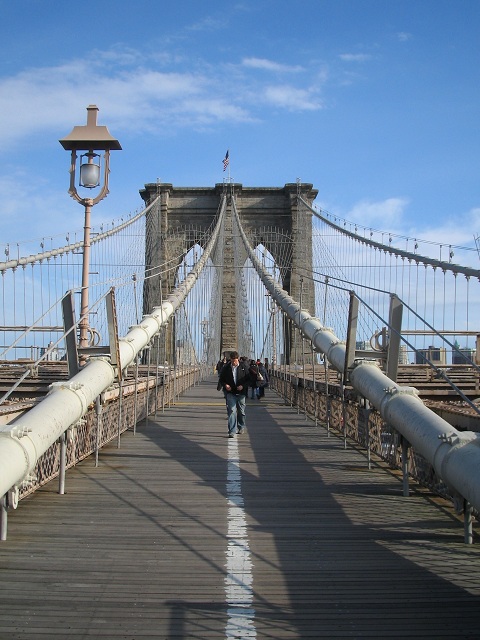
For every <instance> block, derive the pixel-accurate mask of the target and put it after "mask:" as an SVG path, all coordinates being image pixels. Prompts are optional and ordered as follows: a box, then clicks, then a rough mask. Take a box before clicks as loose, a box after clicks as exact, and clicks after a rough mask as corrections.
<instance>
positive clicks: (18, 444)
mask: <svg viewBox="0 0 480 640" xmlns="http://www.w3.org/2000/svg"><path fill="white" fill-rule="evenodd" d="M225 204H226V200H225V197H224V199H223V201H222V204H221V208H220V213H219V216H218V220H217V223H216V225H215V228H214V230H213V232H212V235H211V238H210V240H209V241H208V243H207V245H206V247H205V249H204V252H203V254H202V257H201V258H200V260H199V261H198V262H197V263H196V264H195V265H194V267H193V269H192V270H191V271H190V273H189V274H188V275H187V277H186V278H185V280H184V281H183V282H182V283H181V284H180V285H179V286H178V287H177V288H176V290H175V291H174V292H173V293H172V294H171V295H170V296H168V298H167V299H166V300H165V302H163V304H162V305H161V306H159V307H155V308H154V309H153V311H152V313H151V314H148V315H145V316H144V317H143V318H142V322H141V323H140V324H139V325H136V326H133V327H131V329H130V330H129V332H128V333H127V335H126V336H125V337H124V338H121V339H120V340H119V352H120V368H121V370H122V371H123V370H124V369H125V368H126V367H128V366H129V365H130V364H132V363H133V362H134V360H135V358H136V357H137V355H138V354H139V353H140V352H141V351H142V350H143V349H144V348H145V347H146V346H147V345H148V344H149V343H150V342H151V340H152V338H153V337H154V336H155V334H156V333H158V331H159V330H160V328H161V327H162V326H164V325H166V324H167V323H168V321H169V319H170V318H171V317H172V316H173V314H174V313H175V311H176V310H177V309H178V308H179V307H180V305H181V304H182V303H183V301H184V300H185V298H186V297H187V295H188V293H189V292H190V291H191V289H192V287H193V286H194V284H195V282H196V281H197V279H198V276H199V274H200V273H201V271H202V269H203V267H204V266H205V264H206V262H207V260H208V259H209V257H210V255H211V254H212V252H213V250H214V248H215V245H216V243H217V240H218V237H219V234H220V230H221V227H222V224H223V214H224V211H225ZM115 373H116V372H115V369H114V368H113V367H112V365H111V364H110V360H109V358H107V357H97V358H91V359H89V361H88V363H87V364H86V365H85V367H84V368H83V369H82V370H81V371H80V372H79V373H78V374H77V375H75V376H73V377H72V378H71V379H70V380H68V381H66V382H56V383H54V384H53V385H51V388H50V391H49V393H48V395H47V396H45V398H44V399H43V400H42V401H41V402H40V403H39V404H38V405H36V406H35V407H33V408H32V409H30V411H28V412H27V413H25V414H23V415H22V416H20V417H18V418H17V419H15V420H13V421H12V422H10V423H9V424H8V425H6V426H4V427H2V428H1V429H0V496H3V495H4V494H6V493H7V492H8V491H10V489H11V488H12V487H19V486H21V485H22V483H24V482H28V480H29V476H30V474H31V473H32V472H33V470H34V468H35V465H36V464H37V462H38V460H39V458H40V456H42V455H43V454H44V453H45V452H46V451H47V450H48V449H49V448H50V447H51V446H52V445H53V444H54V443H55V442H56V441H57V440H58V439H59V438H60V436H61V435H62V434H63V433H65V431H66V430H67V429H68V428H69V427H70V426H71V425H75V424H76V423H77V422H78V421H79V420H80V419H81V418H82V416H84V415H85V413H86V412H87V410H88V407H89V406H90V405H91V404H92V403H93V402H95V400H96V398H97V397H98V396H99V395H100V394H101V393H102V392H103V391H106V390H107V389H108V387H109V386H110V385H111V384H113V382H114V380H115Z"/></svg>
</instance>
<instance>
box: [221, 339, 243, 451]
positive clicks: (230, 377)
mask: <svg viewBox="0 0 480 640" xmlns="http://www.w3.org/2000/svg"><path fill="white" fill-rule="evenodd" d="M219 384H221V385H222V387H223V391H224V393H225V401H226V404H227V416H228V437H229V438H234V437H235V433H243V432H244V431H245V427H246V422H245V405H246V397H247V393H248V387H249V385H250V371H249V368H248V364H247V363H246V362H240V360H239V357H238V352H237V351H232V352H231V353H230V361H229V362H228V363H227V364H226V365H225V366H224V367H223V368H222V370H221V371H220V376H219Z"/></svg>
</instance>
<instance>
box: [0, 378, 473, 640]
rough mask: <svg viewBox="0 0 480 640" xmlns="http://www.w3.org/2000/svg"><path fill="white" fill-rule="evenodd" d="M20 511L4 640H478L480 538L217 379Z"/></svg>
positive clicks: (356, 455)
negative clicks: (468, 539)
mask: <svg viewBox="0 0 480 640" xmlns="http://www.w3.org/2000/svg"><path fill="white" fill-rule="evenodd" d="M66 491H67V493H66V495H63V496H60V495H58V494H57V486H56V483H51V484H50V485H48V486H46V487H44V488H43V489H42V490H40V491H38V492H37V493H36V494H34V495H33V496H31V497H30V498H28V499H26V500H25V501H23V502H22V503H21V504H20V507H19V509H18V510H17V511H16V512H12V513H11V514H10V517H9V530H8V540H7V541H6V542H3V543H1V544H0V639H1V640H7V639H8V640H47V639H48V640H52V639H53V640H55V639H58V640H60V639H61V640H65V639H67V638H68V639H74V640H80V639H87V638H88V639H91V638H102V639H110V640H144V639H152V640H153V639H156V640H158V639H164V640H167V639H168V640H173V639H177V638H183V639H188V640H192V639H201V640H210V639H214V638H232V639H233V638H259V639H263V638H273V639H283V638H315V639H318V638H326V639H336V638H381V639H385V638H409V639H415V638H431V639H433V638H434V639H435V640H438V639H439V638H458V639H459V640H460V639H461V640H466V639H472V640H473V639H474V638H475V639H477V638H479V637H480V631H479V630H480V543H478V541H476V544H474V545H472V546H466V545H465V544H464V543H463V528H462V524H461V522H459V521H458V519H456V518H455V517H454V515H453V514H452V512H451V511H450V510H449V508H447V507H446V506H445V505H444V503H442V502H441V501H440V500H436V499H433V498H431V497H429V495H428V494H427V493H426V492H423V491H419V492H413V494H412V495H411V496H410V497H409V498H404V497H403V496H402V484H401V481H400V479H399V477H398V476H397V475H396V474H394V473H392V472H389V471H388V469H387V468H385V466H384V465H383V464H374V466H373V467H372V468H371V469H370V470H369V469H368V466H367V462H366V457H365V455H364V454H363V453H362V452H361V451H359V450H357V449H356V448H354V447H348V448H347V449H345V448H344V443H343V439H342V438H338V437H336V436H334V435H330V436H328V434H327V433H326V431H325V430H324V429H323V428H322V427H316V426H315V425H314V424H313V422H311V421H310V420H306V419H305V417H304V416H303V415H301V414H300V415H299V414H298V413H297V411H296V410H295V409H292V408H291V407H289V406H285V405H284V403H283V401H282V399H281V398H279V397H278V396H276V395H275V394H274V393H273V392H272V391H270V390H267V392H266V397H265V398H264V399H262V400H260V401H258V400H250V399H249V400H248V401H247V431H246V433H244V434H242V435H240V436H237V437H236V438H234V439H229V438H227V414H226V410H225V402H224V399H223V395H222V394H221V393H219V392H218V391H217V390H216V378H214V377H212V378H210V379H209V380H207V381H206V382H203V383H201V384H200V385H199V386H197V387H194V388H192V389H191V390H189V391H188V392H187V393H185V394H184V395H183V396H182V397H181V398H180V400H179V401H178V403H177V404H176V406H174V407H171V408H168V409H165V411H164V412H163V413H159V414H158V415H157V417H155V418H154V417H153V416H152V417H150V419H149V420H148V421H145V422H143V423H141V424H139V425H138V429H137V433H136V434H135V435H134V434H133V432H127V433H125V434H124V435H123V436H122V440H121V447H120V449H118V448H117V446H116V443H112V445H111V446H109V447H107V448H105V449H103V450H102V452H101V454H100V460H99V466H98V468H96V467H95V461H94V459H93V458H92V459H88V460H86V461H84V462H83V463H82V464H79V465H78V466H77V467H76V468H74V469H71V470H69V471H68V473H67V484H66Z"/></svg>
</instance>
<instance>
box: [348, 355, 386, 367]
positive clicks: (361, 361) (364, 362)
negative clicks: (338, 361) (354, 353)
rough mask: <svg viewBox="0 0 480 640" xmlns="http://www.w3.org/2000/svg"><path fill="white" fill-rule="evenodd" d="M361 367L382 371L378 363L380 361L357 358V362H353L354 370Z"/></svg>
mask: <svg viewBox="0 0 480 640" xmlns="http://www.w3.org/2000/svg"><path fill="white" fill-rule="evenodd" d="M360 365H364V366H368V367H376V368H377V369H380V368H381V367H380V363H379V362H378V360H370V358H368V359H367V358H357V359H356V360H354V361H353V365H352V369H355V368H356V367H359V366H360Z"/></svg>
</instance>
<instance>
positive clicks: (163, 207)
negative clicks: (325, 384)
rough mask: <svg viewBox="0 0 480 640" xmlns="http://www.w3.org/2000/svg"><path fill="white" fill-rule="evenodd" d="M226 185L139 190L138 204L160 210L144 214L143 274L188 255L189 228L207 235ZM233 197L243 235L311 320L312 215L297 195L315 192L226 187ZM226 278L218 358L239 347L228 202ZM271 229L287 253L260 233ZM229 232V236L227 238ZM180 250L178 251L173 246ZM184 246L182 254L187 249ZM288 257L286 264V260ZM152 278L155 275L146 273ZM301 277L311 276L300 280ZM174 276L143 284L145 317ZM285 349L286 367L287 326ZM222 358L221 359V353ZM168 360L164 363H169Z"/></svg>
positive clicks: (289, 350) (295, 187) (308, 187)
mask: <svg viewBox="0 0 480 640" xmlns="http://www.w3.org/2000/svg"><path fill="white" fill-rule="evenodd" d="M226 187H227V185H225V184H223V183H222V184H216V185H215V187H213V188H211V187H210V188H209V187H174V186H173V185H172V184H166V183H152V184H146V185H145V188H144V189H142V190H141V191H140V195H141V197H142V199H143V200H144V201H145V204H146V205H149V204H150V203H151V202H153V200H155V198H156V197H157V196H158V195H159V196H160V206H158V207H154V208H152V210H151V211H150V212H149V213H148V214H147V224H146V234H147V238H149V242H148V245H147V248H146V269H147V270H151V269H154V268H155V265H159V264H163V263H164V262H165V261H167V260H169V259H171V258H172V257H178V256H179V255H180V254H181V252H182V251H183V252H184V253H186V252H187V251H188V250H189V249H190V248H191V247H192V246H194V244H195V242H196V238H195V237H193V232H192V229H195V231H196V232H202V231H206V230H207V229H208V228H209V227H210V225H211V223H212V221H213V219H214V217H215V215H216V214H217V211H218V208H219V205H220V200H221V197H222V194H223V193H224V191H225V189H226ZM232 190H233V191H234V193H235V201H236V204H237V211H238V213H239V217H240V221H241V224H242V226H243V228H244V229H245V232H246V233H247V234H250V233H254V235H255V237H257V238H258V242H259V243H260V242H261V243H262V244H263V245H264V246H265V247H266V249H267V250H268V251H269V252H270V253H271V254H272V256H273V257H274V259H275V260H276V261H278V262H279V263H280V264H282V267H283V269H282V274H281V275H282V281H283V288H284V289H285V290H286V291H288V292H289V293H290V295H291V296H292V297H293V298H294V299H295V300H297V301H300V298H301V300H302V306H303V307H304V308H305V309H307V310H308V311H309V312H310V313H311V314H312V315H315V288H314V283H313V281H312V279H311V273H312V214H311V213H310V212H309V211H305V207H301V206H300V207H299V206H298V204H297V195H301V197H302V198H303V199H304V200H305V201H307V202H308V203H310V204H311V203H312V202H313V200H314V199H315V197H316V195H317V193H318V191H317V190H316V189H314V188H313V185H312V184H308V183H307V184H302V183H289V184H286V185H285V186H284V187H244V186H243V185H241V184H235V183H234V184H228V193H231V192H232ZM226 214H227V215H226V227H225V232H226V236H225V247H224V256H223V262H224V273H223V284H222V336H221V353H223V351H227V350H230V349H235V348H237V344H238V343H237V333H236V332H237V328H236V322H235V317H234V315H235V305H232V304H229V301H231V300H232V299H233V297H234V296H235V292H236V281H235V275H234V267H233V248H232V242H231V232H232V209H231V202H230V199H229V201H228V206H227V212H226ZM269 227H270V228H271V229H275V230H278V231H280V232H281V233H282V234H284V238H290V240H289V241H288V242H289V243H290V244H291V250H289V251H285V240H283V241H282V243H281V246H280V242H279V241H276V240H272V238H274V235H270V234H268V233H265V234H262V232H264V230H265V229H267V228H269ZM173 230H176V231H177V232H178V233H177V234H176V237H177V238H178V240H177V241H170V240H169V241H168V243H163V242H161V238H162V236H163V237H164V235H165V234H167V233H168V232H171V231H173ZM229 233H230V237H229V235H228V234H229ZM177 245H178V246H177ZM185 247H186V249H185ZM287 255H288V256H289V258H288V260H289V262H288V264H286V265H285V264H283V263H284V262H285V256H287ZM150 273H151V274H152V273H153V272H152V271H150ZM302 274H305V275H309V276H310V277H308V278H304V279H303V282H302ZM173 280H174V274H172V276H171V277H170V280H164V281H162V282H160V280H159V279H158V278H155V277H153V278H149V279H147V280H145V287H144V302H143V304H144V312H145V313H149V312H150V311H151V309H152V308H153V307H154V306H157V305H159V304H160V303H161V300H162V299H164V298H165V297H166V296H167V295H168V292H169V291H170V290H171V287H172V286H173ZM284 334H285V342H286V344H285V348H284V353H285V354H286V358H287V363H289V362H293V337H292V335H290V332H289V331H288V325H285V331H284ZM219 355H220V354H219ZM167 359H168V358H167Z"/></svg>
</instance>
